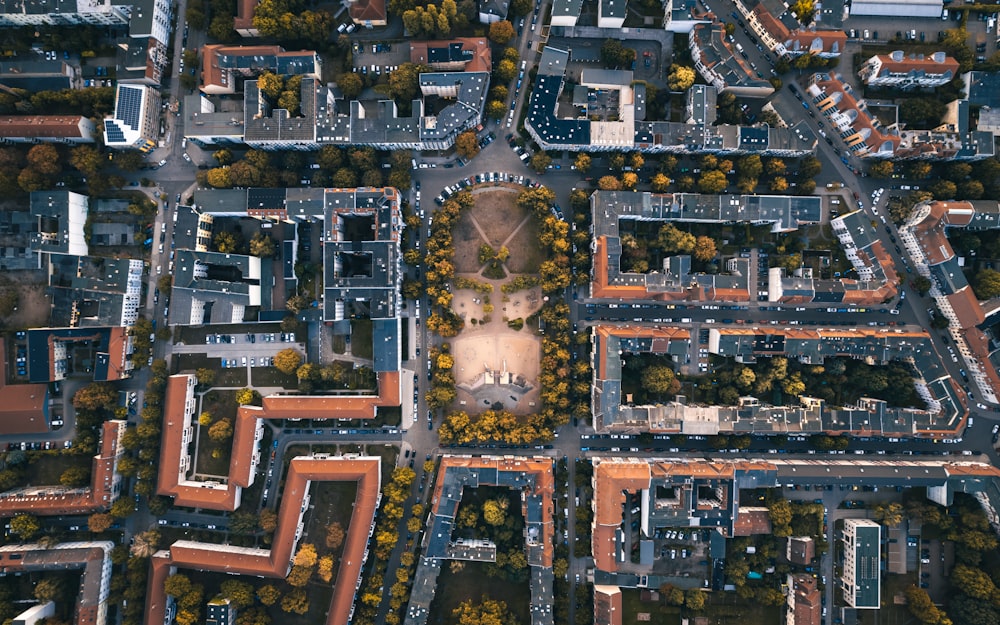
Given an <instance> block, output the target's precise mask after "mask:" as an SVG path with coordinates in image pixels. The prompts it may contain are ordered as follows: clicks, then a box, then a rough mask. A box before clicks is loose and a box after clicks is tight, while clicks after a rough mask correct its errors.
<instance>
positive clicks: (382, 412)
mask: <svg viewBox="0 0 1000 625" xmlns="http://www.w3.org/2000/svg"><path fill="white" fill-rule="evenodd" d="M402 421H403V409H402V408H400V407H399V406H379V408H378V410H377V411H376V413H375V420H374V421H372V422H371V424H372V426H374V427H382V426H383V425H399V424H400V423H402Z"/></svg>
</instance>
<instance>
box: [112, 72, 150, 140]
mask: <svg viewBox="0 0 1000 625" xmlns="http://www.w3.org/2000/svg"><path fill="white" fill-rule="evenodd" d="M159 119H160V92H159V90H158V89H155V88H153V87H150V86H147V85H132V84H122V83H119V84H118V90H117V92H116V94H115V113H114V115H112V116H111V117H106V118H105V119H104V143H105V145H107V146H108V147H109V148H116V149H137V150H141V151H143V152H149V151H151V150H152V149H153V148H155V147H156V140H157V137H158V134H157V130H158V128H157V122H159Z"/></svg>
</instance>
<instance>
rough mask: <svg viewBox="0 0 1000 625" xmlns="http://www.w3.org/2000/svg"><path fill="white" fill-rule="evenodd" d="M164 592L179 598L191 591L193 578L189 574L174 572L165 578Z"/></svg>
mask: <svg viewBox="0 0 1000 625" xmlns="http://www.w3.org/2000/svg"><path fill="white" fill-rule="evenodd" d="M163 592H165V593H166V594H168V595H170V596H171V597H173V598H174V599H179V598H180V597H183V596H184V595H186V594H188V593H190V592H191V580H190V579H189V578H188V576H187V575H184V574H182V573H174V574H173V575H171V576H170V577H168V578H167V579H165V580H163Z"/></svg>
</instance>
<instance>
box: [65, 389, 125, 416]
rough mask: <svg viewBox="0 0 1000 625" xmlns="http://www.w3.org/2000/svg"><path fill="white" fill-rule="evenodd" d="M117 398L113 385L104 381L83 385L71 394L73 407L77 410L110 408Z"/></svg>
mask: <svg viewBox="0 0 1000 625" xmlns="http://www.w3.org/2000/svg"><path fill="white" fill-rule="evenodd" d="M117 399H118V393H117V391H115V389H114V387H113V386H111V385H110V384H108V383H106V382H94V383H92V384H88V385H87V386H84V387H83V388H81V389H80V390H78V391H77V392H76V394H75V395H73V407H74V408H76V409H77V410H87V411H91V412H92V411H95V410H100V409H102V408H103V409H105V410H110V409H111V408H113V407H114V405H115V403H116V402H117Z"/></svg>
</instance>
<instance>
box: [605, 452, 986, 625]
mask: <svg viewBox="0 0 1000 625" xmlns="http://www.w3.org/2000/svg"><path fill="white" fill-rule="evenodd" d="M875 458H876V457H874V456H873V457H871V458H865V459H863V460H858V459H854V458H846V457H843V456H838V457H837V458H836V459H830V460H828V459H812V458H810V459H792V458H789V459H781V460H778V459H774V460H771V459H768V460H761V459H753V458H747V459H726V460H709V459H701V458H698V459H695V458H687V459H662V458H623V457H615V458H603V457H601V458H598V457H595V458H592V462H593V464H594V472H593V478H592V483H593V488H594V496H593V498H592V499H591V501H590V506H591V507H592V509H593V511H594V517H593V522H592V534H591V536H592V552H593V554H594V566H595V571H594V578H595V580H605V581H603V582H601V581H597V583H596V584H595V597H594V601H595V621H596V622H606V623H620V622H622V617H621V616H616V612H615V609H614V608H615V606H616V604H615V603H614V601H615V599H614V597H615V595H616V593H615V592H614V589H615V588H616V586H614V585H611V584H609V582H613V580H616V579H617V580H623V581H624V580H632V581H631V583H633V584H634V583H636V582H637V581H638V580H639V579H640V578H641V576H642V574H643V571H637V570H636V568H635V565H634V564H632V563H628V564H627V565H625V566H626V567H627V570H619V563H621V562H622V561H627V560H628V558H627V557H626V556H625V555H624V553H625V552H626V550H627V548H628V543H626V542H625V538H624V537H623V534H622V524H623V523H624V522H625V511H626V509H627V508H629V507H631V506H638V507H639V508H640V510H641V512H640V513H639V516H638V518H639V522H640V527H639V530H638V533H639V534H640V535H641V536H642V537H643V538H650V537H653V536H655V535H656V533H657V532H658V531H660V530H662V529H665V528H675V529H681V528H683V529H685V530H687V529H689V528H701V529H710V530H713V531H717V532H721V533H722V535H723V536H726V537H732V536H734V535H735V534H736V528H738V527H740V526H741V525H742V524H744V523H745V522H744V521H742V520H741V517H742V516H744V515H745V514H750V515H757V516H759V515H760V514H762V509H760V508H754V507H747V506H741V505H740V504H741V502H740V495H741V492H743V491H752V490H754V489H758V488H783V487H790V488H795V487H799V486H805V485H809V486H811V487H815V488H817V489H822V488H824V487H826V486H831V487H832V486H834V485H838V484H844V483H850V484H852V485H857V486H859V487H866V488H867V487H874V486H880V487H884V488H892V487H895V486H905V487H909V488H926V492H927V493H928V496H929V498H931V499H932V500H933V501H935V502H936V503H938V504H941V505H950V504H951V503H952V501H953V499H954V494H955V493H957V492H964V493H968V494H971V495H973V496H975V497H976V499H977V500H978V501H979V502H980V505H982V506H983V508H984V509H985V512H986V514H987V516H988V517H990V518H995V516H996V514H997V510H998V506H1000V469H998V468H997V467H994V466H992V465H990V464H987V463H984V462H981V461H969V462H963V461H961V460H953V461H951V462H947V461H946V462H942V461H940V460H900V459H897V458H890V459H884V458H883V457H881V456H879V457H878V458H880V459H875ZM751 499H752V502H751V504H755V503H756V497H752V498H751ZM632 518H635V517H634V516H633V517H632ZM767 525H769V523H764V522H763V521H762V522H761V523H759V524H758V527H757V528H756V529H760V530H762V531H767V530H768V528H767V527H766V526H767ZM635 534H636V532H633V536H632V538H635ZM874 570H875V572H876V574H877V571H878V568H877V567H876V568H875V569H874ZM619 573H625V575H618V574H619ZM810 579H812V578H810ZM601 584H607V585H608V586H605V587H602V588H601V590H600V592H597V588H598V587H599V586H601ZM792 590H793V591H794V590H795V586H794V584H793V585H792ZM799 590H801V593H802V596H801V597H799V598H794V597H789V601H790V602H793V601H794V602H798V603H799V604H800V605H801V606H802V607H801V608H800V609H799V611H800V612H801V613H802V617H803V618H804V617H805V616H806V615H807V614H808V613H810V612H811V611H812V610H813V608H811V607H810V606H811V605H812V604H813V601H815V603H816V604H817V605H819V604H820V602H819V597H818V595H814V594H813V589H812V588H810V586H809V584H808V583H807V584H805V585H803V586H802V587H801V588H800V589H799ZM618 605H620V604H618ZM789 610H790V611H792V612H794V611H796V608H795V606H794V604H793V603H790V604H789ZM598 615H601V616H598ZM628 616H629V618H634V615H631V614H630V615H628ZM790 622H793V621H790ZM794 622H795V623H798V622H800V621H798V620H796V621H794ZM802 622H804V623H809V624H810V625H812V622H811V621H802Z"/></svg>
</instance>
